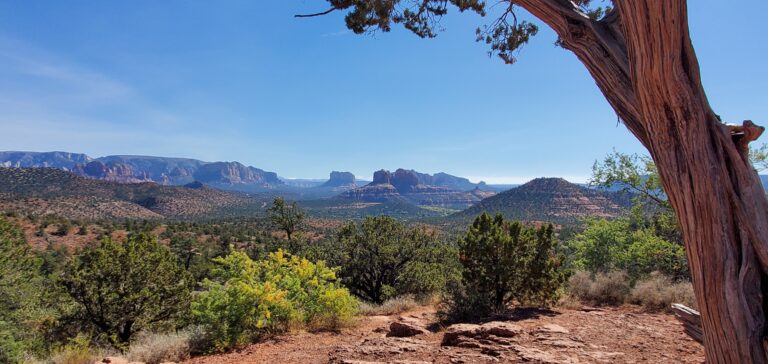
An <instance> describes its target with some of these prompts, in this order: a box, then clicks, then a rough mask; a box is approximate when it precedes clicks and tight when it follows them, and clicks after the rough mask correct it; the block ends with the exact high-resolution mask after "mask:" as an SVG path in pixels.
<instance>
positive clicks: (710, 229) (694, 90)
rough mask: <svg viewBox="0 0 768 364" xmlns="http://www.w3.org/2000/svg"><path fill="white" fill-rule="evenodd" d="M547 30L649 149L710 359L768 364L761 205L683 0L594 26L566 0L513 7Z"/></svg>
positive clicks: (635, 4)
mask: <svg viewBox="0 0 768 364" xmlns="http://www.w3.org/2000/svg"><path fill="white" fill-rule="evenodd" d="M513 2H515V3H517V4H518V5H520V6H522V7H524V8H525V9H527V10H528V11H530V12H531V13H532V14H533V15H534V16H536V17H538V18H540V19H541V20H543V21H544V22H546V23H547V24H548V25H550V26H551V27H552V28H553V29H554V30H555V31H556V32H557V33H558V35H559V36H560V38H561V43H562V44H563V46H564V47H565V48H567V49H569V50H571V51H573V52H574V53H575V54H576V56H577V57H578V58H579V60H581V61H582V63H584V64H585V66H586V67H587V69H588V70H589V72H590V73H591V74H592V76H593V77H594V79H595V81H596V82H597V85H598V87H599V88H600V89H601V91H602V92H603V94H604V95H605V96H606V98H607V99H608V101H609V103H610V104H611V106H613V108H614V109H615V110H616V112H617V114H618V115H619V117H620V118H621V119H622V121H624V123H625V125H626V126H627V128H629V130H630V131H631V132H632V133H633V134H634V135H635V136H637V137H638V139H639V140H640V141H641V143H643V145H644V146H645V147H646V148H647V149H648V151H649V153H650V155H651V157H652V158H653V160H654V162H655V163H656V166H657V167H658V170H659V174H660V177H661V180H662V184H663V186H664V189H665V191H666V193H667V195H668V196H669V199H670V202H671V204H672V206H673V208H674V210H675V212H676V214H677V218H678V220H679V223H680V228H681V230H682V233H683V238H684V241H685V246H686V252H687V255H688V262H689V267H690V271H691V278H692V281H693V286H694V291H695V293H696V298H697V301H698V304H699V308H700V311H701V318H702V324H703V329H704V336H705V337H704V343H705V347H706V355H707V360H708V361H709V362H712V363H768V359H767V358H766V350H765V348H764V346H763V345H764V344H763V342H764V336H765V331H766V325H765V323H766V322H765V321H766V318H765V310H766V308H768V301H767V300H766V295H765V294H764V293H765V292H766V291H768V289H766V286H768V274H767V273H768V199H766V195H765V192H764V190H763V188H762V185H761V182H760V180H759V177H758V175H757V172H756V171H755V170H754V169H753V168H752V166H751V164H750V162H749V160H748V156H746V155H745V153H743V151H740V148H738V147H737V145H736V143H735V142H734V140H733V137H732V135H731V132H730V130H729V128H728V127H727V126H725V125H724V124H722V123H721V122H720V121H719V119H718V117H717V116H716V114H715V113H714V112H713V111H712V109H711V108H710V106H709V102H708V101H707V97H706V95H705V93H704V89H703V87H702V85H701V77H700V75H699V66H698V61H697V59H696V55H695V53H694V50H693V46H692V44H691V40H690V35H689V32H688V19H687V6H686V1H685V0H663V1H662V0H614V4H615V5H616V10H614V11H613V12H612V13H611V14H609V15H608V16H607V17H606V18H605V19H604V20H601V21H592V20H589V19H588V18H586V17H585V16H583V14H581V13H580V12H579V11H578V10H577V9H575V8H574V7H573V5H572V3H571V2H570V1H567V0H514V1H513Z"/></svg>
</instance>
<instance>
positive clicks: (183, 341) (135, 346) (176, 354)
mask: <svg viewBox="0 0 768 364" xmlns="http://www.w3.org/2000/svg"><path fill="white" fill-rule="evenodd" d="M192 335H193V332H192V331H180V332H177V333H167V334H142V335H139V336H138V338H137V339H136V340H134V342H132V343H131V346H130V348H129V349H128V351H127V352H126V354H125V356H126V357H128V360H130V361H138V362H144V363H147V364H159V363H162V362H169V361H172V362H181V361H182V360H185V359H189V356H190V353H191V352H192V349H193V348H192V347H191V341H192Z"/></svg>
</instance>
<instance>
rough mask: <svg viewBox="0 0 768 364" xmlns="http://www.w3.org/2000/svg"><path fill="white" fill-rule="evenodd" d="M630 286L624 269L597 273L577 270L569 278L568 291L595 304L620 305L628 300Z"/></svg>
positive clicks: (583, 300) (584, 300) (582, 299)
mask: <svg viewBox="0 0 768 364" xmlns="http://www.w3.org/2000/svg"><path fill="white" fill-rule="evenodd" d="M629 291H630V286H629V279H628V278H627V274H626V273H624V272H622V271H611V272H608V273H597V274H595V275H594V276H593V275H592V274H590V273H588V272H584V271H577V272H575V273H574V274H573V275H571V278H570V279H569V280H568V293H569V294H570V295H571V296H573V297H576V298H578V299H579V300H581V301H582V302H586V303H589V304H593V305H618V304H622V303H624V302H625V301H626V300H627V296H628V295H629Z"/></svg>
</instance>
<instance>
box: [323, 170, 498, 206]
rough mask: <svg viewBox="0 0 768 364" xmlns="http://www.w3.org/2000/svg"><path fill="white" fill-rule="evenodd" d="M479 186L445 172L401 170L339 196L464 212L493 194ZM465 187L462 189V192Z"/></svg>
mask: <svg viewBox="0 0 768 364" xmlns="http://www.w3.org/2000/svg"><path fill="white" fill-rule="evenodd" d="M478 187H479V185H476V184H473V183H471V182H469V180H467V179H465V178H461V177H455V176H451V175H449V174H446V173H437V174H435V175H430V174H425V173H419V172H416V171H414V170H407V169H403V168H399V169H397V170H395V172H390V171H388V170H385V169H381V170H378V171H376V172H374V173H373V181H372V182H371V183H369V184H368V185H365V186H362V187H359V188H355V189H352V190H349V191H346V192H344V193H342V194H340V195H339V196H338V198H340V199H348V200H355V201H362V202H379V203H381V202H407V203H411V204H414V205H418V206H427V207H444V208H449V209H464V208H466V207H469V206H471V205H472V204H474V203H476V202H479V201H480V200H481V199H483V198H485V197H488V196H491V195H493V194H494V192H486V191H481V190H480V189H479V188H478ZM458 188H462V189H463V190H459V189H458Z"/></svg>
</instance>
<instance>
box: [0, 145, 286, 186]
mask: <svg viewBox="0 0 768 364" xmlns="http://www.w3.org/2000/svg"><path fill="white" fill-rule="evenodd" d="M0 166H2V167H17V168H18V167H29V168H40V167H51V168H59V169H64V170H67V171H71V172H73V173H75V174H77V175H80V176H83V177H88V178H94V179H100V180H106V181H112V182H120V183H137V182H155V183H158V184H162V185H185V184H188V183H192V182H194V181H196V180H199V181H201V182H204V183H207V184H211V185H215V186H217V187H220V188H224V189H226V188H228V187H233V188H235V186H247V187H254V188H264V187H271V186H278V185H282V184H283V182H282V181H281V180H280V179H279V178H278V177H277V174H276V173H274V172H267V171H264V170H261V169H259V168H255V167H248V166H245V165H243V164H241V163H238V162H214V163H209V162H203V161H200V160H196V159H189V158H166V157H153V156H133V155H113V156H106V157H101V158H95V159H94V158H91V157H89V156H87V155H85V154H78V153H66V152H45V153H36V152H0Z"/></svg>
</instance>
